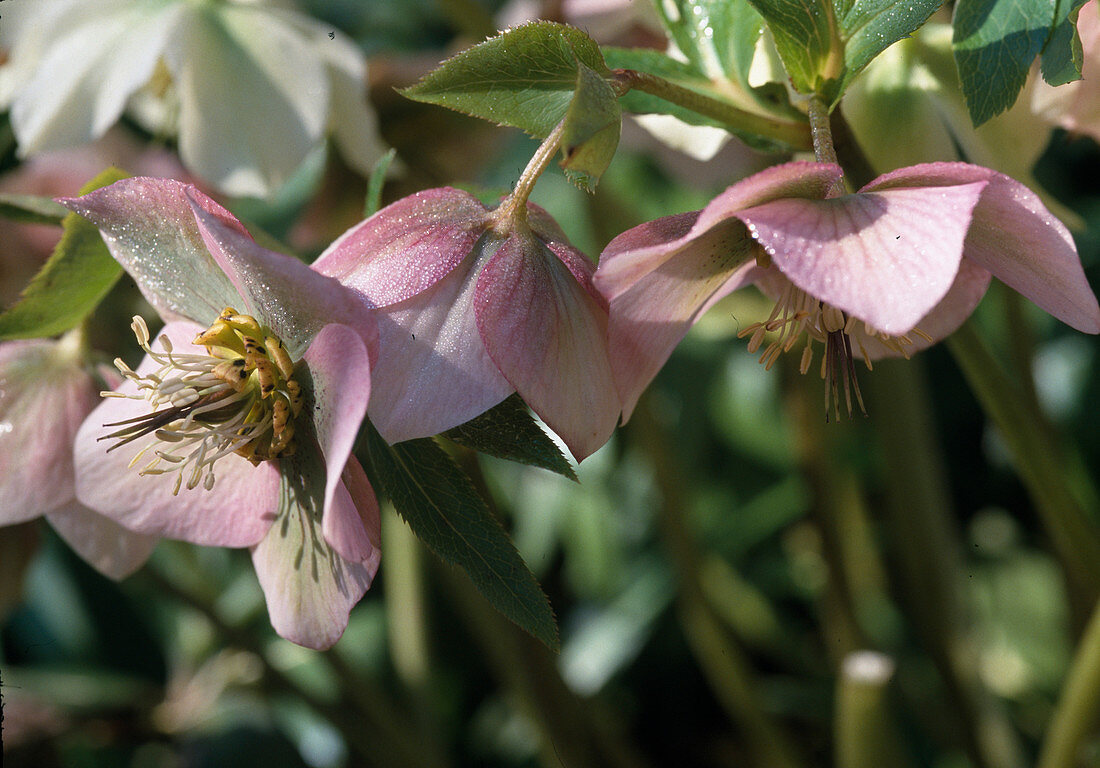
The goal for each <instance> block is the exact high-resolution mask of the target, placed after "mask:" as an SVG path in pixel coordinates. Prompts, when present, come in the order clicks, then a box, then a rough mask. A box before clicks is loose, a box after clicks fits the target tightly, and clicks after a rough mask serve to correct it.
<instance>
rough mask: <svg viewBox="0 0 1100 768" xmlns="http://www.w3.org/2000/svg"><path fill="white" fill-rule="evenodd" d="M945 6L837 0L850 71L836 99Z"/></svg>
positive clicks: (914, 0)
mask: <svg viewBox="0 0 1100 768" xmlns="http://www.w3.org/2000/svg"><path fill="white" fill-rule="evenodd" d="M942 4H943V2H942V0H834V8H835V9H836V15H837V18H838V19H839V20H840V36H841V39H843V40H844V41H845V43H844V64H845V67H846V71H845V74H844V77H843V79H842V82H841V86H840V89H839V91H838V93H837V94H836V96H835V97H834V98H839V97H840V94H841V93H843V91H844V89H845V88H846V87H847V85H848V83H850V82H851V81H852V78H854V77H855V76H856V75H858V74H859V73H860V71H862V69H863V68H864V67H866V66H867V65H868V64H870V63H871V60H872V59H873V58H875V57H876V56H878V55H879V54H880V53H882V52H883V51H885V50H886V49H887V48H889V47H890V46H891V45H893V44H894V43H896V42H897V41H898V40H901V39H902V38H903V37H907V36H908V35H910V34H912V33H913V32H915V31H916V30H918V29H920V28H921V27H922V26H923V25H924V22H926V21H928V17H929V16H931V15H932V14H933V13H935V12H936V9H937V8H939V7H940V6H941V5H942Z"/></svg>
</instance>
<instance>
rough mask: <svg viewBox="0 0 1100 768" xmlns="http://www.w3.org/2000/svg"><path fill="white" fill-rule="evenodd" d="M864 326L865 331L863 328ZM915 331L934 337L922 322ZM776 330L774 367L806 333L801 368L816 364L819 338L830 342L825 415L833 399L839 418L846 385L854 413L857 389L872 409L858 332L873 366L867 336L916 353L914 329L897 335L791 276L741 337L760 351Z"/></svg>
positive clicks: (766, 359) (769, 356)
mask: <svg viewBox="0 0 1100 768" xmlns="http://www.w3.org/2000/svg"><path fill="white" fill-rule="evenodd" d="M860 330H862V332H863V333H862V334H860V333H857V332H858V331H860ZM910 333H911V334H912V336H915V337H917V338H920V339H922V340H923V341H926V342H929V343H931V342H932V337H931V336H929V335H928V334H927V333H925V332H924V331H922V330H921V329H919V328H914V329H913V330H912V331H910ZM769 334H772V336H771V337H770V341H769V343H768V345H767V346H766V347H764V350H763V352H761V354H760V363H761V364H762V365H763V366H764V367H765V368H766V369H771V367H772V366H773V365H775V362H776V360H778V359H779V356H780V355H781V354H783V353H785V352H790V351H791V350H792V349H793V348H794V347H795V346H796V345H797V344H798V343H799V341H800V340H801V339H802V338H803V337H805V339H806V345H805V347H804V348H803V349H802V356H801V359H800V361H799V365H798V370H799V371H800V372H801V373H802V374H806V373H807V372H808V371H809V370H810V367H811V366H812V365H813V359H814V348H813V346H814V342H815V341H816V342H820V343H822V344H824V345H825V354H824V356H823V357H822V359H821V365H820V375H821V378H822V379H824V380H825V381H826V391H825V415H826V419H828V415H829V405H830V400H831V401H832V409H833V414H834V416H835V417H836V418H839V414H840V391H841V389H843V390H844V404H845V409H846V410H847V412H848V415H849V417H850V416H851V415H852V408H853V395H854V400H855V403H856V404H857V405H858V406H859V410H860V411H861V412H863V414H864V415H866V413H867V411H866V409H865V408H864V404H863V394H862V393H861V392H860V389H859V381H858V379H857V378H856V368H855V352H854V350H853V346H852V338H853V337H855V340H856V348H858V351H859V356H860V357H861V358H862V359H863V362H864V363H865V364H866V366H867V370H872V367H873V366H872V365H871V355H870V353H869V352H868V351H867V348H866V347H865V346H864V344H863V337H864V336H866V337H869V338H872V339H875V340H876V341H878V342H879V343H881V344H882V345H884V346H885V347H886V348H887V349H889V350H890V351H891V352H893V353H894V354H897V355H900V356H902V357H905V358H906V359H908V358H909V356H910V355H911V354H912V351H913V350H912V346H913V339H912V338H911V337H910V336H909V335H908V334H902V335H898V336H892V335H889V334H885V333H882V332H881V331H879V330H878V329H876V328H873V327H872V326H870V325H869V324H868V323H865V322H864V323H862V328H861V321H860V320H859V319H857V318H855V317H853V316H851V315H848V314H846V313H844V312H843V311H842V310H840V309H837V308H836V307H834V306H831V305H829V304H826V303H824V302H822V301H819V300H818V299H815V298H813V297H812V296H810V295H808V294H807V293H806V292H805V291H803V290H801V289H800V288H797V287H796V286H795V285H794V283H791V282H789V281H785V283H784V286H783V290H782V292H781V293H780V294H779V298H778V299H777V300H776V302H775V306H774V307H773V308H772V311H771V314H769V315H768V317H767V319H766V320H764V321H763V322H758V323H752V324H751V325H749V326H747V327H745V328H743V329H742V330H741V331H740V332H739V333H738V334H737V338H739V339H743V338H745V337H746V336H748V337H749V343H748V350H749V352H752V353H756V352H758V351H760V348H761V347H762V346H764V342H765V340H767V339H768V338H769V336H768V335H769Z"/></svg>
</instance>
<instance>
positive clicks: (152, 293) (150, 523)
mask: <svg viewBox="0 0 1100 768" xmlns="http://www.w3.org/2000/svg"><path fill="white" fill-rule="evenodd" d="M59 202H61V203H62V204H63V205H65V206H67V207H68V208H70V209H72V210H74V211H76V212H77V213H79V214H81V215H82V216H85V217H86V218H88V219H89V220H90V221H92V222H93V223H95V225H96V226H98V227H99V229H100V232H101V233H102V234H103V238H104V240H105V241H106V243H107V245H108V247H109V248H110V250H111V253H112V254H113V255H114V257H115V258H116V259H117V260H118V261H119V263H120V264H122V266H123V267H124V268H125V269H126V271H127V272H129V273H130V275H131V276H132V277H133V278H134V280H136V281H137V284H138V286H139V287H140V288H141V290H142V292H143V293H144V295H145V297H146V298H147V299H148V300H149V302H150V303H151V304H152V305H153V306H154V307H155V308H156V309H157V311H158V312H160V314H161V315H162V316H163V317H164V319H165V320H166V322H167V325H165V327H164V330H163V331H162V332H161V334H160V336H159V337H158V338H157V339H156V340H151V339H150V338H149V332H148V329H147V328H146V326H145V323H144V321H143V320H142V319H141V318H135V319H134V325H133V329H134V333H135V335H136V336H137V339H138V343H139V345H140V346H141V348H142V349H143V350H144V351H145V353H146V357H145V359H144V361H143V362H142V363H141V365H140V366H139V368H138V369H137V370H136V371H133V370H130V369H129V368H128V367H126V365H125V364H124V363H122V362H121V361H117V362H116V365H118V366H119V369H120V370H121V371H122V373H123V375H124V376H125V377H126V381H125V382H124V383H123V385H122V386H121V387H120V388H119V389H118V390H117V392H116V393H113V395H114V396H112V397H110V398H109V399H107V400H105V401H104V402H103V403H102V404H100V405H99V407H97V408H96V409H95V411H93V412H92V414H91V415H90V416H89V417H88V419H87V420H86V421H85V422H84V425H83V426H82V427H81V428H80V432H79V433H78V434H77V437H76V492H77V497H78V498H79V499H80V500H81V501H82V502H84V503H85V504H87V505H88V506H90V507H92V508H93V509H96V510H98V511H100V512H102V513H103V514H106V515H109V516H111V517H113V518H114V519H115V520H117V521H118V522H120V523H122V524H123V525H125V526H126V527H128V528H130V529H132V530H136V531H141V532H145V533H155V534H159V535H161V536H166V537H170V538H177V539H183V540H186V541H191V542H194V543H196V544H205V545H213V546H227V547H242V546H247V547H251V548H252V561H253V564H254V565H255V568H256V574H257V576H258V577H259V580H260V586H261V587H262V588H263V591H264V595H265V597H266V598H267V604H268V611H269V613H270V615H271V623H272V625H273V626H274V627H275V630H276V631H277V632H278V633H279V634H280V635H282V636H283V637H285V638H287V639H289V640H292V641H293V642H296V643H298V644H300V645H306V646H309V647H311V648H327V647H329V646H331V645H332V644H333V643H335V642H336V640H337V639H339V637H340V635H341V634H342V632H343V630H344V628H345V626H346V625H347V620H348V612H349V611H350V610H351V608H352V606H353V605H355V603H356V602H358V600H359V598H360V597H362V596H363V593H364V592H365V591H366V590H367V588H368V587H369V586H370V583H371V580H372V579H373V577H374V574H375V571H376V570H377V569H378V562H379V549H378V542H379V518H378V503H377V501H376V500H375V497H374V493H373V492H372V490H371V487H370V484H369V483H368V482H367V479H366V475H365V474H364V472H363V468H362V467H361V466H360V465H359V462H358V461H356V459H355V458H354V457H352V456H351V448H352V444H353V442H354V441H355V437H356V433H357V431H358V429H359V424H360V422H361V421H362V419H363V416H364V414H365V413H366V410H367V399H368V395H369V391H370V375H371V374H370V369H371V361H372V359H373V358H374V356H375V353H376V349H377V329H376V326H375V323H374V319H373V317H372V316H371V314H370V311H369V310H368V309H367V308H366V307H365V306H364V305H363V303H362V302H361V301H360V300H359V299H358V297H357V296H355V294H353V293H352V292H351V291H348V290H347V289H345V288H343V287H342V286H341V285H340V284H339V283H337V282H336V281H335V280H332V279H330V278H327V277H324V276H322V275H319V274H317V273H316V272H314V271H313V270H311V269H310V268H309V267H307V266H306V265H304V264H302V263H301V262H299V261H298V260H297V259H294V258H292V257H289V256H284V255H282V254H278V253H273V252H271V251H268V250H266V249H264V248H261V247H260V246H259V245H257V244H256V243H255V242H254V241H253V240H252V238H251V237H250V236H249V235H248V233H247V232H246V231H245V229H244V227H243V226H242V225H241V224H240V222H239V221H237V220H236V219H235V218H234V217H233V216H232V215H231V214H230V213H229V212H228V211H226V210H224V209H223V208H222V207H221V206H219V205H218V204H217V203H215V202H214V201H213V200H211V199H210V198H208V197H206V196H205V195H203V194H202V193H201V192H199V191H198V190H196V189H195V188H194V187H191V186H188V185H184V184H181V183H180V182H176V181H171V180H168V179H152V178H133V179H126V180H124V181H120V182H118V183H116V184H113V185H111V186H109V187H106V188H104V189H100V190H96V191H95V192H92V193H91V194H88V195H84V196H83V197H79V198H71V199H61V200H60V201H59Z"/></svg>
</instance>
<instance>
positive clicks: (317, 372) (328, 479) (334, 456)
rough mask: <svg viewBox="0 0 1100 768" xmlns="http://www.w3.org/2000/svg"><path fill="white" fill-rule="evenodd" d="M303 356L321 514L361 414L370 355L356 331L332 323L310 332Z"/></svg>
mask: <svg viewBox="0 0 1100 768" xmlns="http://www.w3.org/2000/svg"><path fill="white" fill-rule="evenodd" d="M303 360H304V361H305V363H306V364H307V365H308V366H309V377H310V379H311V380H312V385H313V386H312V389H313V405H314V409H313V428H314V433H315V435H316V437H317V443H318V445H319V447H320V449H321V454H322V455H323V456H324V457H325V497H324V507H323V508H324V510H325V514H326V515H327V514H328V510H329V509H330V508H331V506H332V504H333V498H334V494H335V493H336V489H337V486H339V485H340V475H341V474H343V472H344V465H345V464H347V462H348V456H350V455H351V449H352V446H353V445H355V436H356V435H357V434H358V432H359V425H360V424H361V423H362V422H363V417H364V416H365V415H366V413H367V401H368V400H369V399H370V358H369V357H368V356H367V348H366V346H365V345H364V344H363V340H362V339H361V338H360V337H359V334H357V333H356V332H355V331H354V330H353V329H351V328H349V327H347V326H346V325H336V324H333V325H326V326H325V327H324V328H322V329H321V332H320V333H318V334H317V336H316V337H314V339H313V343H312V344H310V346H309V349H308V350H306V353H305V356H304V358H303ZM303 415H304V414H303ZM303 447H304V446H303Z"/></svg>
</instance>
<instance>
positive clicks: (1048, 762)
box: [1037, 605, 1100, 768]
mask: <svg viewBox="0 0 1100 768" xmlns="http://www.w3.org/2000/svg"><path fill="white" fill-rule="evenodd" d="M1098 719H1100V605H1098V606H1097V608H1096V610H1094V611H1093V613H1092V618H1091V619H1090V620H1089V623H1088V626H1087V627H1086V629H1085V633H1084V635H1083V636H1082V637H1081V643H1080V645H1079V646H1078V648H1077V656H1076V657H1075V658H1074V660H1073V666H1072V667H1070V670H1069V673H1068V674H1067V675H1066V682H1065V685H1064V687H1063V688H1062V697H1061V699H1060V700H1059V701H1058V706H1057V708H1056V709H1055V710H1054V716H1053V717H1052V718H1051V720H1050V727H1049V728H1047V732H1046V738H1045V739H1044V740H1043V747H1042V750H1041V751H1040V753H1039V762H1038V763H1037V768H1076V766H1079V765H1084V764H1085V761H1084V758H1083V757H1082V755H1081V745H1082V742H1083V741H1084V739H1085V737H1086V736H1088V735H1090V734H1092V733H1094V732H1095V729H1096V723H1097V720H1098Z"/></svg>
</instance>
